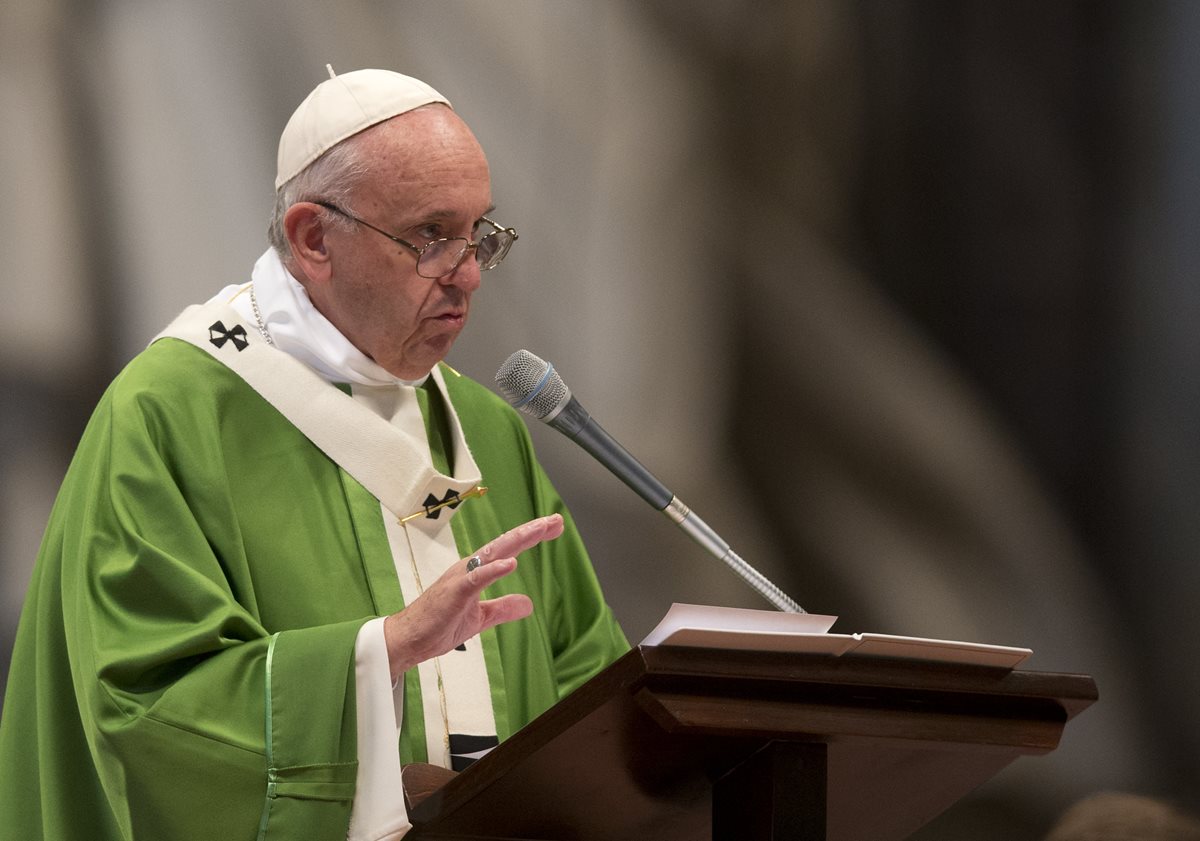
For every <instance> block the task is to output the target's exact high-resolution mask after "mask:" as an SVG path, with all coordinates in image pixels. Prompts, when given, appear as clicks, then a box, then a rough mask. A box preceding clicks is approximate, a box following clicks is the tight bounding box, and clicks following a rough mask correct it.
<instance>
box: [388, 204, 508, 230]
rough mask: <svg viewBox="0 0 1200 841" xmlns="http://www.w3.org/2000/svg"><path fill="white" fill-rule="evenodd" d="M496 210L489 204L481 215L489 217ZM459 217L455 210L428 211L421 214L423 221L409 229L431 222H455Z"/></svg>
mask: <svg viewBox="0 0 1200 841" xmlns="http://www.w3.org/2000/svg"><path fill="white" fill-rule="evenodd" d="M495 210H496V205H495V204H494V203H493V204H489V205H488V207H487V210H485V211H483V213H482V214H480V215H481V216H487V215H488V214H489V213H493V212H494V211H495ZM458 216H459V214H458V213H457V212H456V211H453V210H428V211H425V212H423V213H420V214H419V217H420V218H421V219H422V220H423V221H421V222H416V223H414V224H413V225H410V226H409V227H417V226H420V225H423V224H426V223H427V222H429V221H430V220H433V221H436V222H444V221H446V220H454V219H456V218H458Z"/></svg>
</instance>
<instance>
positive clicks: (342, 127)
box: [275, 64, 450, 190]
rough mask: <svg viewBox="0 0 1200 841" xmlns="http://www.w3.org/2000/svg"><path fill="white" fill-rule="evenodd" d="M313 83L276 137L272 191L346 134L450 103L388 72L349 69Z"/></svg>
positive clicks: (408, 78)
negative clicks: (420, 108) (429, 105)
mask: <svg viewBox="0 0 1200 841" xmlns="http://www.w3.org/2000/svg"><path fill="white" fill-rule="evenodd" d="M325 67H326V69H327V70H328V71H329V78H328V79H327V80H325V81H324V82H322V83H321V84H319V85H317V87H316V88H314V89H313V92H312V93H310V94H309V95H308V96H307V97H306V98H305V100H304V101H303V102H301V103H300V107H299V108H297V109H296V111H295V113H293V114H292V118H291V119H290V120H288V124H287V126H285V127H284V129H283V134H281V135H280V136H279V158H278V170H277V174H276V176H275V189H276V190H278V189H279V188H280V187H282V186H283V185H284V184H286V183H287V182H288V181H290V180H291V179H292V178H293V177H295V176H296V175H297V174H298V173H299V172H300V171H301V170H302V169H304V168H305V167H306V166H308V165H309V164H311V163H312V162H313V161H315V160H316V159H317V158H319V157H321V155H323V154H324V153H325V152H327V151H329V149H330V148H331V147H333V146H335V145H337V144H338V143H340V142H342V141H343V140H345V139H346V138H347V137H349V136H350V135H352V134H357V133H358V132H360V131H362V130H363V129H365V128H369V127H370V126H373V125H375V124H376V123H381V122H383V121H384V120H388V119H391V118H392V117H395V116H396V115H397V114H403V113H405V112H406V111H411V110H413V109H414V108H419V107H420V106H422V105H428V104H429V103H431V102H442V103H445V104H446V105H449V104H450V101H449V100H448V99H446V98H445V97H444V96H442V95H441V94H440V93H438V92H437V91H435V90H434V89H433V88H431V87H429V85H427V84H425V83H424V82H422V81H421V80H420V79H414V78H412V77H411V76H404V75H401V74H400V73H393V72H392V71H390V70H355V71H353V72H352V73H344V74H342V75H341V76H338V75H336V74H335V73H334V72H333V68H332V67H330V66H329V65H328V64H327V65H325Z"/></svg>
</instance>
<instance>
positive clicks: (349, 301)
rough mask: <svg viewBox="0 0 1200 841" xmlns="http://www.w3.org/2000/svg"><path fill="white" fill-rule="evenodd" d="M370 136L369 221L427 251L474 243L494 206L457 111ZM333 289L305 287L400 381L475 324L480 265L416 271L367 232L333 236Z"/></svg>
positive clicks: (360, 210)
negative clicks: (471, 317)
mask: <svg viewBox="0 0 1200 841" xmlns="http://www.w3.org/2000/svg"><path fill="white" fill-rule="evenodd" d="M368 131H369V132H370V136H365V137H363V138H362V139H363V141H364V142H365V143H366V144H367V145H366V146H365V147H364V151H365V153H366V158H367V160H369V161H370V167H371V169H370V171H369V173H368V175H367V176H366V177H365V178H364V180H363V182H362V184H361V186H360V187H359V188H358V189H357V190H356V192H355V195H354V204H353V208H354V211H353V212H354V213H355V215H356V216H358V217H359V218H361V219H363V220H364V221H367V222H370V223H371V224H372V225H375V226H376V227H378V228H381V229H383V230H385V231H387V232H388V233H390V234H393V235H394V236H397V237H400V238H401V239H403V240H406V241H408V242H410V243H412V244H413V245H415V246H418V247H420V246H423V245H426V244H427V243H429V242H431V241H433V240H435V239H438V238H440V237H467V238H469V239H472V240H473V239H475V237H476V232H477V230H476V229H477V228H478V226H479V224H480V217H482V216H483V215H484V214H486V213H488V212H489V211H490V210H491V209H492V190H491V178H490V176H489V173H488V165H487V160H486V158H484V155H483V150H482V149H480V147H479V143H478V142H477V141H476V140H475V137H474V135H472V134H471V131H470V129H468V128H467V126H466V124H465V123H464V122H463V121H462V120H461V119H459V118H458V116H457V115H456V114H455V113H454V112H453V111H451V110H450V109H449V108H446V107H442V106H433V107H428V108H422V109H419V110H416V111H411V112H409V113H407V114H401V115H400V116H398V117H393V118H392V119H391V120H388V121H386V122H384V123H381V124H379V125H378V126H374V127H372V128H371V129H368ZM325 246H326V248H327V249H328V251H329V265H330V276H329V280H328V282H324V283H319V284H307V286H308V287H309V288H308V292H309V296H310V297H311V298H312V300H313V304H314V305H315V306H316V307H317V309H318V310H319V311H320V312H321V313H322V314H323V315H324V316H325V317H326V318H328V319H329V320H330V321H331V322H332V323H333V325H334V326H335V327H337V328H338V329H339V330H340V331H341V332H342V334H343V335H345V336H346V338H348V339H349V340H350V341H351V342H352V343H353V344H354V345H355V346H356V347H357V348H358V349H359V350H361V351H362V352H363V353H365V354H366V355H367V356H369V357H371V358H372V359H374V360H375V361H376V362H377V363H378V364H379V365H381V366H383V367H384V368H385V369H386V370H387V371H388V372H389V373H391V374H392V375H393V376H396V377H399V378H401V379H406V380H413V379H418V378H419V377H422V376H424V375H425V374H427V373H428V372H429V370H430V369H431V368H433V366H434V365H436V364H437V363H438V362H439V361H440V360H441V359H443V358H444V357H445V356H446V354H447V353H448V352H449V351H450V347H451V346H452V345H453V344H454V340H455V339H456V338H458V334H459V333H460V332H461V331H462V329H463V327H464V326H465V325H466V323H467V312H468V309H469V306H470V302H471V295H472V293H474V292H475V290H476V289H477V288H479V274H480V272H479V266H478V264H477V263H476V261H475V259H474V256H473V255H471V256H468V257H467V258H466V259H464V260H463V262H462V263H461V264H460V265H459V266H458V268H457V269H455V270H454V271H453V272H451V273H450V274H448V275H446V276H444V277H441V278H437V279H431V278H426V277H421V276H420V275H418V274H417V255H416V254H415V253H414V252H413V251H411V250H410V249H408V248H405V247H404V246H402V245H399V244H398V243H395V242H392V241H391V240H389V239H388V238H387V237H385V236H382V235H381V234H379V233H378V232H375V231H372V230H370V229H369V228H367V227H366V226H363V225H356V226H355V227H354V229H353V230H351V231H343V230H340V229H329V230H327V233H326V235H325Z"/></svg>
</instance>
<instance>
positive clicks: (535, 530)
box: [475, 514, 563, 564]
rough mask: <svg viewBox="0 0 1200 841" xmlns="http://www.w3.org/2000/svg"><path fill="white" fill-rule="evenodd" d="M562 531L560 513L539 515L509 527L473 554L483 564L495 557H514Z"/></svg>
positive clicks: (551, 538)
mask: <svg viewBox="0 0 1200 841" xmlns="http://www.w3.org/2000/svg"><path fill="white" fill-rule="evenodd" d="M562 533H563V519H562V515H561V514H551V515H550V516H549V517H539V518H537V519H536V520H530V521H529V522H527V523H522V524H521V525H519V526H517V527H516V528H514V529H509V530H508V531H506V532H505V533H504V534H502V535H500V536H499V537H497V538H496V539H495V540H492V541H489V542H488V543H486V544H485V545H484V546H483V547H482V548H481V549H480V550H479V551H478V552H476V553H475V554H477V555H478V556H479V558H480V560H482V561H483V562H484V563H485V564H486V563H488V562H489V561H492V560H494V559H496V558H515V557H516V556H517V555H519V554H521V553H522V552H524V551H525V550H526V549H530V548H532V547H534V546H537V545H538V544H539V543H541V542H542V541H543V540H553V539H554V538H556V537H558V536H559V535H560V534H562Z"/></svg>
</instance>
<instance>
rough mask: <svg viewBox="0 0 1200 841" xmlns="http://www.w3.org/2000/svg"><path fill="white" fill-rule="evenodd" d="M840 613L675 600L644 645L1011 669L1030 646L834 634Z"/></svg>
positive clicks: (1027, 655) (880, 635)
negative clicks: (851, 657)
mask: <svg viewBox="0 0 1200 841" xmlns="http://www.w3.org/2000/svg"><path fill="white" fill-rule="evenodd" d="M836 620H837V617H836V616H821V615H818V614H813V613H780V612H778V611H772V610H748V609H745V608H737V607H708V606H704V605H695V604H673V605H671V609H670V610H668V611H667V615H666V616H664V617H663V618H662V621H661V622H659V623H658V626H657V627H656V628H655V629H654V630H653V631H651V632H650V633H649V634H648V635H647V636H646V638H645V639H644V640H642V645H680V646H689V647H693V648H725V649H736V650H743V651H795V652H802V653H806V654H828V655H830V656H833V657H840V656H842V655H843V654H849V653H851V652H853V653H854V654H856V655H866V656H870V657H902V658H905V659H909V660H937V661H941V662H946V663H962V664H968V665H977V666H992V667H995V668H1004V669H1012V668H1015V667H1016V666H1017V665H1019V664H1020V663H1021V662H1023V661H1024V660H1025V659H1026V658H1027V657H1029V655H1031V654H1032V653H1033V652H1032V651H1031V650H1030V649H1028V648H1012V647H1009V646H1004V645H985V644H983V643H977V642H955V641H952V640H934V639H922V638H920V637H901V636H893V635H891V634H831V633H829V629H830V628H832V627H833V623H834V622H835V621H836Z"/></svg>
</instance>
